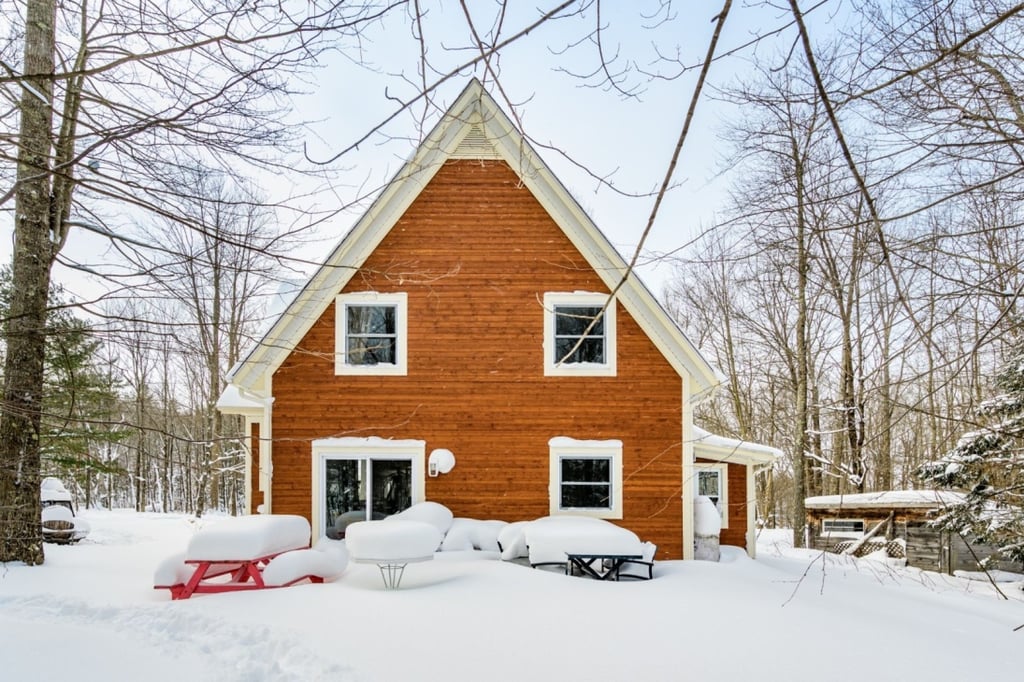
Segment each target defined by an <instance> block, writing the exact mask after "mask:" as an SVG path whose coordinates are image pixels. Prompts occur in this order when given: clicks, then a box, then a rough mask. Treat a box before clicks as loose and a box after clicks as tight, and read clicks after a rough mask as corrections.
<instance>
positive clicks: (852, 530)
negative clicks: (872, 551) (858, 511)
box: [821, 519, 864, 538]
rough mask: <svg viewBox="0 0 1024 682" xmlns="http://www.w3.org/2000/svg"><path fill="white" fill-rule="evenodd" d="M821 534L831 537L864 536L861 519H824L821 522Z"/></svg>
mask: <svg viewBox="0 0 1024 682" xmlns="http://www.w3.org/2000/svg"><path fill="white" fill-rule="evenodd" d="M821 534H822V535H831V536H832V537H837V536H838V537H851V538H858V537H860V536H861V535H864V520H863V519H824V520H822V522H821Z"/></svg>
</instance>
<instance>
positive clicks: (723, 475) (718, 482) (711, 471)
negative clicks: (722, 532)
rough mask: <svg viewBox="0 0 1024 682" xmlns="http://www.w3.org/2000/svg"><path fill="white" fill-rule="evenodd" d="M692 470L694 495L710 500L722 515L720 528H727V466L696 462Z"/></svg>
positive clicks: (718, 463)
mask: <svg viewBox="0 0 1024 682" xmlns="http://www.w3.org/2000/svg"><path fill="white" fill-rule="evenodd" d="M693 468H694V480H693V482H694V494H696V495H703V496H705V497H708V498H710V499H711V501H712V502H714V503H715V507H716V508H717V509H718V513H719V514H721V515H722V528H728V527H729V465H727V464H723V463H721V462H714V463H704V462H697V463H695V464H694V465H693Z"/></svg>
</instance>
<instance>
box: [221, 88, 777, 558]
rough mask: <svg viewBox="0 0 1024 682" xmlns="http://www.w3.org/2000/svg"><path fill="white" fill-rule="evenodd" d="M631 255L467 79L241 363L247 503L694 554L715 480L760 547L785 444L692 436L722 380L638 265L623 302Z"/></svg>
mask: <svg viewBox="0 0 1024 682" xmlns="http://www.w3.org/2000/svg"><path fill="white" fill-rule="evenodd" d="M625 270H626V264H625V262H624V260H623V259H622V257H621V256H620V255H619V254H618V253H617V252H616V250H615V249H614V248H613V247H612V246H611V245H610V243H609V242H608V240H607V239H606V238H605V237H604V236H603V235H602V234H601V232H600V231H599V230H598V229H597V227H596V226H595V225H594V224H593V222H592V221H591V220H590V218H588V216H587V215H586V214H585V213H584V212H583V210H582V209H581V208H580V206H579V204H577V203H576V201H574V200H573V198H572V197H571V196H570V194H569V192H568V191H567V190H566V189H565V187H563V186H562V184H561V183H560V182H559V181H558V180H557V179H556V178H555V177H554V176H553V175H552V173H551V171H550V170H549V169H548V167H547V166H546V165H545V164H544V162H543V161H542V160H541V159H540V157H539V156H538V155H537V154H536V153H535V152H534V151H533V149H532V148H531V147H530V145H529V144H528V143H527V142H526V140H525V139H524V138H523V136H522V135H521V134H520V132H519V131H518V130H517V129H516V127H515V126H514V125H513V123H512V122H511V120H510V119H509V117H508V116H507V115H506V114H505V113H504V112H503V111H502V110H501V109H500V108H499V107H498V106H497V105H496V104H495V102H494V100H493V99H492V98H491V97H490V96H489V95H488V94H487V92H486V91H485V90H484V88H483V87H482V85H481V84H480V83H479V82H478V81H476V80H474V81H472V82H471V83H470V84H469V85H468V86H467V87H466V89H465V90H464V91H463V92H462V94H461V95H460V96H459V97H458V99H457V100H456V101H455V103H454V104H453V105H452V106H451V108H450V109H449V111H448V112H447V114H446V115H445V116H444V118H443V119H442V120H441V122H440V123H439V124H438V125H437V126H436V127H435V128H434V130H433V131H432V132H431V133H430V135H429V136H428V137H427V138H426V140H425V141H424V142H423V144H422V145H420V147H419V148H418V149H417V151H416V153H415V154H414V155H413V157H412V159H411V160H410V161H409V162H408V163H407V164H406V165H405V166H404V167H403V168H402V169H401V170H400V171H399V173H398V174H397V175H396V177H395V178H394V179H393V180H392V182H391V183H390V184H389V185H388V187H386V188H385V189H384V190H383V192H382V193H381V194H380V196H379V197H378V198H377V200H376V201H375V202H374V204H373V205H372V206H371V207H370V209H369V210H368V211H367V212H366V214H365V215H364V216H363V217H362V218H361V219H360V220H359V221H358V223H357V224H356V225H355V226H354V227H353V229H352V230H351V231H350V232H349V233H348V234H347V235H346V236H345V237H344V239H342V241H341V242H340V243H339V244H338V246H337V247H336V248H335V250H334V251H333V252H332V253H331V255H330V256H329V257H328V258H327V260H326V261H325V264H324V265H323V266H322V267H321V268H320V269H319V271H317V272H316V274H315V275H313V277H312V278H311V280H310V281H309V282H308V283H307V284H306V286H305V287H304V288H303V289H302V290H301V292H299V294H298V295H297V296H296V298H295V299H294V301H292V303H291V304H290V305H289V306H288V307H287V308H286V309H285V311H284V312H283V314H281V316H280V317H279V318H278V319H277V320H276V322H275V323H274V324H273V326H272V327H271V328H270V329H269V331H268V332H267V333H266V334H265V335H264V336H263V338H262V339H261V340H260V341H259V343H258V344H257V345H256V346H255V347H254V348H253V349H252V350H251V351H250V352H249V354H248V355H247V356H246V357H245V358H244V359H243V360H242V361H241V362H240V363H239V364H238V365H237V366H236V367H235V368H233V369H232V371H231V373H230V375H229V381H230V384H231V385H230V387H229V389H228V390H227V391H226V392H225V395H224V397H223V398H222V400H221V403H220V406H221V409H222V410H223V411H225V412H232V413H240V414H244V415H245V416H246V417H247V420H248V423H249V425H250V428H251V434H252V438H251V460H250V466H249V473H250V475H251V478H250V485H249V486H248V489H249V490H250V493H251V499H250V510H251V511H256V510H257V508H258V507H262V510H263V511H264V512H270V511H271V510H272V511H273V512H275V513H287V514H302V515H304V516H306V517H308V518H309V519H310V521H311V523H312V525H313V529H314V531H313V532H314V535H318V534H319V535H323V534H324V533H325V532H326V530H327V529H328V528H329V527H331V526H332V525H333V524H334V523H335V521H336V520H337V519H338V518H340V517H342V516H345V515H347V517H348V518H376V517H380V516H385V515H388V514H391V513H394V512H396V511H399V510H400V509H402V508H404V507H406V506H408V505H409V504H412V503H414V502H418V501H421V500H424V499H429V500H434V501H437V502H440V503H442V504H444V505H446V506H448V507H449V508H450V509H451V510H452V511H453V512H454V513H455V515H456V516H463V517H471V518H479V519H492V518H494V519H503V520H506V521H514V520H521V519H531V518H536V517H540V516H546V515H549V514H563V513H572V514H585V515H592V516H598V517H601V518H606V519H611V520H613V521H614V522H616V523H619V524H621V525H623V526H625V527H627V528H629V529H631V530H633V531H635V532H636V533H637V534H638V535H639V536H640V537H641V538H642V539H645V540H651V541H653V542H655V543H656V544H657V545H658V547H659V552H658V558H660V559H666V558H687V557H689V556H691V554H692V550H693V524H692V515H693V504H692V499H693V495H694V494H695V493H696V491H697V489H698V486H700V487H701V488H702V490H703V492H704V493H708V494H711V495H712V496H713V497H715V498H716V500H717V502H718V504H719V505H720V508H721V509H722V512H723V519H724V528H723V531H722V542H723V543H726V544H734V545H740V546H744V547H746V548H747V550H748V551H749V552H751V553H752V552H753V548H754V543H753V529H754V523H753V520H754V505H753V496H754V484H753V481H754V471H755V469H756V468H757V467H759V466H761V465H765V464H768V463H770V462H771V461H772V460H773V459H774V457H775V455H776V453H777V451H775V450H773V449H772V448H767V447H764V446H758V445H754V444H748V443H741V442H738V441H730V440H728V439H723V438H718V437H713V436H710V435H709V434H706V433H705V432H701V431H699V430H697V431H695V429H694V426H693V423H692V416H693V408H694V406H695V405H696V404H697V403H698V402H699V401H701V400H703V399H706V398H708V397H709V396H710V395H711V393H712V392H713V390H714V389H715V387H716V385H717V384H718V383H719V378H718V376H717V374H716V372H715V371H714V370H713V369H712V367H711V366H710V365H709V364H708V362H707V361H706V360H705V359H704V358H703V357H702V356H701V354H700V353H699V352H698V351H697V349H696V348H695V347H694V346H693V344H691V343H690V342H689V341H688V340H687V339H686V337H685V336H684V335H683V334H682V332H681V331H680V330H679V328H678V327H677V326H676V325H675V323H674V322H673V321H672V319H671V318H670V317H669V316H668V315H667V314H666V312H665V311H664V310H663V309H662V307H661V306H660V305H659V304H658V302H657V301H656V300H655V298H654V297H653V296H652V295H651V293H650V292H649V291H648V290H647V289H646V288H645V287H644V286H643V285H642V284H641V283H640V282H639V281H638V280H637V279H636V277H630V278H629V279H628V280H627V281H626V283H625V285H624V286H622V287H621V288H620V289H619V290H618V292H617V293H616V295H615V296H614V298H613V299H612V300H609V295H610V292H611V291H613V290H614V288H615V287H616V285H617V284H618V283H619V280H620V278H621V277H622V274H623V273H624V272H625ZM445 451H448V452H445ZM449 453H451V454H453V455H454V458H452V457H451V456H450V455H449ZM452 459H454V462H455V464H454V467H451V468H449V466H448V465H450V464H451V460H452Z"/></svg>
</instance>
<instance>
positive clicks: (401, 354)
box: [334, 291, 409, 376]
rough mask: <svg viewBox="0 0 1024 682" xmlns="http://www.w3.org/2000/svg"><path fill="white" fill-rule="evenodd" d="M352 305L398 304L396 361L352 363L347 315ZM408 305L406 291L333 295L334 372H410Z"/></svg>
mask: <svg viewBox="0 0 1024 682" xmlns="http://www.w3.org/2000/svg"><path fill="white" fill-rule="evenodd" d="M349 305H360V306H372V305H378V306H394V307H395V364H393V365H386V364H376V365H352V364H349V362H348V341H347V339H348V315H347V308H348V306H349ZM408 307H409V300H408V296H407V295H406V294H405V292H398V293H391V294H384V293H379V292H376V291H363V292H358V293H354V294H339V295H338V296H337V297H336V298H335V299H334V373H335V375H339V376H340V375H370V376H381V375H384V376H386V375H392V376H406V374H407V373H408V341H409V335H408V322H407V321H408V317H409V315H408Z"/></svg>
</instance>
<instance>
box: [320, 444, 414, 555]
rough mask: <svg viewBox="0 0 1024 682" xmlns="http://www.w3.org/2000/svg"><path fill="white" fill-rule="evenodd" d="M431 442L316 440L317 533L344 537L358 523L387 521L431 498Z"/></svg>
mask: <svg viewBox="0 0 1024 682" xmlns="http://www.w3.org/2000/svg"><path fill="white" fill-rule="evenodd" d="M425 458H426V442H425V441H422V440H387V439H384V438H323V439H320V440H315V441H313V458H312V459H313V472H312V474H313V528H314V530H315V532H316V533H318V535H317V537H321V536H324V535H328V536H331V537H337V538H341V537H344V531H345V527H346V526H347V525H349V524H351V523H354V522H356V521H366V520H370V519H382V518H385V517H388V516H391V515H392V514H395V513H397V512H400V511H402V510H403V509H408V508H409V507H410V506H412V505H413V504H416V503H417V502H422V501H424V499H426V487H425V484H424V478H423V473H424V472H423V462H424V460H425Z"/></svg>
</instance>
